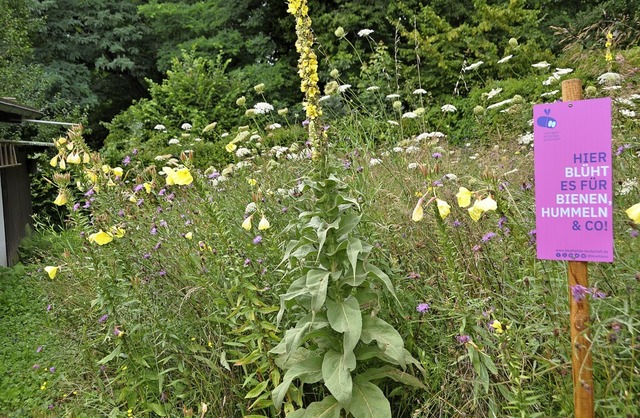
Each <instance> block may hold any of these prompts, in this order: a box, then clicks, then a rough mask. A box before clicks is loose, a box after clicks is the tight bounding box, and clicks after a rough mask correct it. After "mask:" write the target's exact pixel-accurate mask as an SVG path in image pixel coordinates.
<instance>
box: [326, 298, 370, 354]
mask: <svg viewBox="0 0 640 418" xmlns="http://www.w3.org/2000/svg"><path fill="white" fill-rule="evenodd" d="M327 319H328V320H329V324H330V325H331V328H333V329H334V330H336V331H337V332H342V333H344V337H343V351H344V352H345V353H348V352H351V351H353V349H354V348H355V346H356V344H358V340H360V335H361V334H362V314H361V313H360V304H359V303H358V299H356V298H355V297H354V296H353V295H352V296H349V297H348V298H347V299H345V300H343V301H341V302H334V301H332V300H328V301H327Z"/></svg>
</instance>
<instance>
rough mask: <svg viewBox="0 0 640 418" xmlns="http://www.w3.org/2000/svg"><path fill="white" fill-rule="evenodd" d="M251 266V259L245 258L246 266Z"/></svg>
mask: <svg viewBox="0 0 640 418" xmlns="http://www.w3.org/2000/svg"><path fill="white" fill-rule="evenodd" d="M249 264H251V259H250V258H245V260H244V266H245V267H246V266H248V265H249Z"/></svg>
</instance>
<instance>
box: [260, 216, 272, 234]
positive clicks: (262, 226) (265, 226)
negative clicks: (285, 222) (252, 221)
mask: <svg viewBox="0 0 640 418" xmlns="http://www.w3.org/2000/svg"><path fill="white" fill-rule="evenodd" d="M270 226H271V224H270V223H269V221H268V220H267V218H265V217H264V215H263V216H262V219H260V222H259V223H258V229H259V230H260V231H264V230H266V229H269V227H270Z"/></svg>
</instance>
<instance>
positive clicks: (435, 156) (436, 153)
mask: <svg viewBox="0 0 640 418" xmlns="http://www.w3.org/2000/svg"><path fill="white" fill-rule="evenodd" d="M431 156H432V157H433V158H435V159H436V160H437V159H438V158H440V157H442V154H441V153H439V152H434V153H433V154H431Z"/></svg>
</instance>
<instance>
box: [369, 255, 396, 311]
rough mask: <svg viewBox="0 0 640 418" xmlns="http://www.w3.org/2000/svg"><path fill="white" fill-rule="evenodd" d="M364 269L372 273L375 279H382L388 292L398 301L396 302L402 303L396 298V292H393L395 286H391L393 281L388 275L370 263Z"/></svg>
mask: <svg viewBox="0 0 640 418" xmlns="http://www.w3.org/2000/svg"><path fill="white" fill-rule="evenodd" d="M364 268H365V270H366V271H367V272H369V273H372V274H373V275H374V276H375V277H377V278H378V279H380V280H381V281H382V283H384V285H385V286H386V287H387V290H388V291H389V293H391V294H392V295H393V298H394V299H395V300H396V302H398V303H400V301H399V300H398V297H397V296H396V292H395V291H394V290H393V284H391V279H390V278H389V276H387V274H386V273H385V272H384V271H382V270H380V269H379V268H378V267H376V266H374V265H373V264H369V263H366V264H365V266H364Z"/></svg>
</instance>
